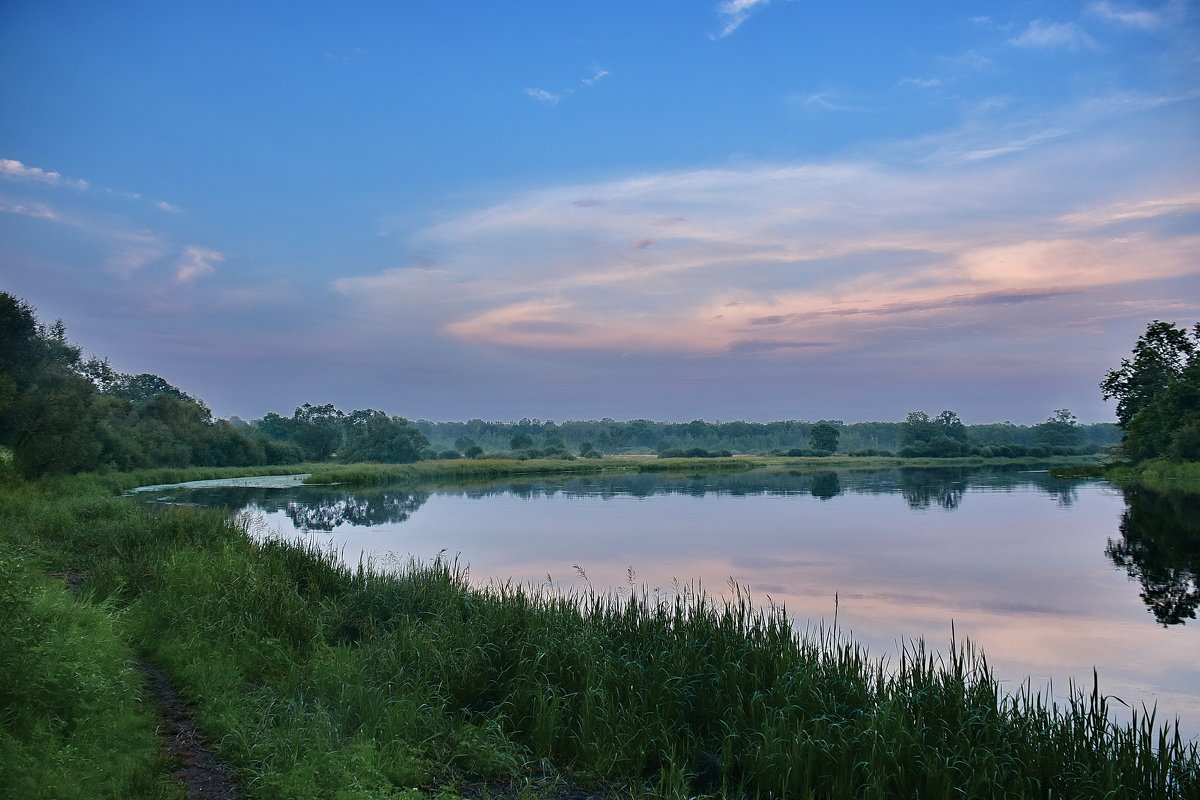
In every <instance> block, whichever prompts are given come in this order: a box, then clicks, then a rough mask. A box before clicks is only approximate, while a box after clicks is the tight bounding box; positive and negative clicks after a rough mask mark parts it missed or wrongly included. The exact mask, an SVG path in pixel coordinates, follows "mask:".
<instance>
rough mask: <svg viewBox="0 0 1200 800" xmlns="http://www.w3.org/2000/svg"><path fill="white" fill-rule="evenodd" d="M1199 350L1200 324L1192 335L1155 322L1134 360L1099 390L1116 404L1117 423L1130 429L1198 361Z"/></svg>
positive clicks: (1140, 341)
mask: <svg viewBox="0 0 1200 800" xmlns="http://www.w3.org/2000/svg"><path fill="white" fill-rule="evenodd" d="M1198 348H1200V323H1197V324H1196V325H1195V326H1193V328H1192V330H1191V331H1190V332H1189V331H1188V330H1187V329H1184V328H1177V327H1175V325H1174V324H1173V323H1170V322H1161V321H1159V320H1154V321H1153V322H1151V323H1150V324H1149V325H1147V326H1146V332H1145V333H1143V334H1142V335H1141V336H1140V337H1138V340H1137V344H1136V345H1134V348H1133V358H1132V359H1128V358H1123V359H1121V366H1120V367H1118V368H1117V369H1114V370H1109V371H1108V373H1107V374H1106V375H1105V377H1104V380H1103V381H1102V382H1101V383H1100V388H1101V390H1102V391H1103V392H1104V394H1103V397H1104V399H1105V400H1111V399H1115V400H1116V401H1117V422H1118V423H1119V424H1120V425H1121V426H1122V427H1125V426H1127V425H1128V424H1129V423H1130V422H1131V421H1132V420H1133V418H1134V416H1136V415H1137V413H1138V412H1139V411H1141V410H1142V409H1144V408H1146V407H1147V406H1149V405H1150V404H1151V403H1152V402H1154V399H1155V398H1156V397H1158V396H1159V395H1160V394H1162V392H1164V391H1165V390H1166V389H1167V387H1168V386H1170V385H1171V383H1172V382H1173V381H1176V380H1178V379H1179V378H1180V376H1181V375H1182V374H1183V371H1184V369H1185V368H1186V367H1187V366H1188V364H1190V363H1191V362H1192V361H1193V360H1194V359H1195V358H1196V353H1197V349H1198Z"/></svg>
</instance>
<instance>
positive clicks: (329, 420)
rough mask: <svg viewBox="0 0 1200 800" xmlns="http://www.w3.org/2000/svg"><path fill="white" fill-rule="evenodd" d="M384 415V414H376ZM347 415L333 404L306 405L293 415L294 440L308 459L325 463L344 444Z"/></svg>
mask: <svg viewBox="0 0 1200 800" xmlns="http://www.w3.org/2000/svg"><path fill="white" fill-rule="evenodd" d="M375 413H382V412H375ZM345 416H346V415H345V414H343V413H342V412H341V411H339V410H338V409H336V408H334V406H333V404H332V403H326V404H325V405H323V406H314V405H312V404H311V403H305V404H304V405H302V406H300V407H299V408H297V409H296V411H295V413H294V414H293V415H292V426H293V427H292V438H293V440H294V441H295V442H296V444H298V445H300V449H301V450H302V451H303V453H304V457H305V458H306V459H310V460H313V461H323V460H325V459H327V458H329V457H330V456H332V455H333V454H334V452H335V451H336V450H337V449H338V447H339V446H341V444H342V418H343V417H345Z"/></svg>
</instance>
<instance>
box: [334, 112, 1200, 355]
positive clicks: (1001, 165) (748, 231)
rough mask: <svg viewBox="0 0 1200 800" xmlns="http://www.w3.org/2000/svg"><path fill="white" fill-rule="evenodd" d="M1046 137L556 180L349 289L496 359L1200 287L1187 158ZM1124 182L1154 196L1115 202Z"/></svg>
mask: <svg viewBox="0 0 1200 800" xmlns="http://www.w3.org/2000/svg"><path fill="white" fill-rule="evenodd" d="M1100 108H1107V109H1108V113H1109V114H1110V115H1111V114H1119V113H1123V112H1120V111H1117V110H1114V109H1113V108H1112V105H1111V104H1109V103H1104V102H1100V101H1097V102H1096V103H1095V104H1094V108H1092V110H1091V111H1090V112H1089V113H1091V114H1092V116H1091V117H1089V119H1090V120H1092V121H1095V120H1096V119H1097V118H1098V117H1096V116H1095V115H1096V114H1098V113H1100V112H1099V111H1097V110H1096V109H1100ZM1110 119H1111V117H1110ZM1042 122H1043V123H1044V122H1045V121H1042ZM981 127H982V126H981ZM1037 130H1039V129H1037V128H1034V129H1032V130H1031V131H1027V132H1026V133H1025V134H1024V135H1021V136H1014V135H1013V133H1014V132H1013V131H1005V130H1001V131H993V138H992V139H991V140H990V141H989V140H988V139H987V138H985V137H981V136H979V133H978V131H976V130H974V129H971V130H967V131H964V132H962V134H961V135H962V137H963V138H964V139H965V141H962V142H959V143H958V144H957V145H955V146H954V148H953V149H955V150H956V152H958V153H959V157H958V158H956V159H940V160H929V159H925V160H921V159H916V160H915V161H909V162H908V163H907V165H905V164H901V163H893V164H890V165H889V164H887V163H884V162H881V161H871V160H845V161H835V162H826V163H801V164H763V165H755V166H746V167H740V168H728V169H707V170H690V171H680V172H664V173H655V174H646V175H640V176H635V177H630V178H627V179H624V180H614V181H609V182H603V183H593V184H585V185H566V186H558V187H547V188H545V189H542V190H538V191H531V192H528V193H525V194H521V195H518V196H514V197H511V198H510V199H509V200H507V201H506V202H503V203H498V204H495V205H492V206H489V207H486V208H480V209H477V210H474V211H471V212H467V213H462V214H460V215H458V216H456V217H452V218H449V219H447V220H446V221H444V222H442V223H440V224H439V225H437V226H435V227H433V228H430V229H428V230H426V231H425V232H424V233H423V234H422V235H421V236H420V237H418V241H417V243H416V244H417V246H418V247H419V248H421V249H423V250H427V251H429V252H437V253H439V261H440V263H441V264H442V265H443V266H442V267H440V268H439V269H438V270H436V271H415V270H394V271H390V272H385V273H381V274H378V275H364V276H358V277H349V278H344V279H341V280H339V281H338V282H337V283H336V284H335V289H336V290H337V291H338V292H340V293H341V294H343V295H345V296H347V297H348V298H351V299H352V300H353V301H354V302H355V303H356V305H357V306H359V307H362V306H370V307H373V308H377V309H379V310H380V315H379V317H378V319H377V321H378V320H383V322H382V324H385V325H395V324H397V323H396V322H394V321H392V322H389V321H388V320H398V319H403V318H404V317H405V314H407V313H409V312H408V310H409V309H419V311H418V312H417V313H419V314H420V317H421V319H422V320H424V321H426V322H429V321H433V322H434V323H435V324H436V325H437V326H438V327H439V328H440V330H441V331H442V333H443V335H445V336H447V337H450V338H452V339H456V340H459V341H461V342H467V343H472V344H476V345H481V346H485V347H489V348H491V347H514V348H528V349H545V350H593V351H604V352H608V353H612V354H621V353H624V352H643V353H646V352H657V353H664V354H672V355H689V356H716V355H720V354H723V353H731V352H738V353H744V354H751V353H754V354H759V355H764V356H765V355H769V354H772V353H775V354H780V355H783V354H788V353H790V354H793V357H794V356H795V355H796V354H800V353H806V352H812V351H814V349H818V350H821V351H822V352H824V351H837V350H845V349H859V350H861V349H864V348H866V349H870V350H872V351H879V350H880V349H881V348H883V349H886V348H888V347H890V346H892V345H891V344H890V342H892V341H893V340H895V341H904V342H906V343H910V344H911V342H914V341H927V342H934V341H936V340H937V339H938V337H943V336H945V331H946V330H948V329H955V328H970V329H979V330H984V329H987V330H990V331H1001V330H1006V329H1009V328H1012V327H1013V326H1014V325H1017V324H1023V325H1028V326H1031V327H1030V330H1033V329H1034V328H1036V326H1037V325H1046V326H1051V327H1054V326H1063V325H1070V324H1074V323H1072V322H1071V320H1074V319H1076V318H1085V317H1089V316H1091V317H1095V316H1100V315H1102V313H1103V314H1132V313H1136V312H1135V311H1133V310H1130V309H1129V308H1122V309H1115V310H1114V309H1107V310H1104V311H1103V312H1101V311H1100V310H1099V307H1098V306H1097V305H1096V304H1097V303H1100V301H1099V300H1097V299H1096V298H1097V297H1099V296H1100V294H1102V293H1103V292H1116V287H1120V286H1128V285H1132V284H1136V283H1138V282H1142V281H1152V280H1167V279H1178V278H1181V277H1184V276H1197V275H1200V267H1198V266H1197V264H1200V235H1198V234H1197V232H1196V226H1195V224H1189V223H1187V219H1188V218H1189V217H1188V215H1195V214H1197V213H1200V200H1197V195H1196V193H1195V190H1194V188H1187V182H1188V180H1189V179H1188V178H1187V174H1188V173H1189V171H1188V170H1186V169H1185V170H1182V171H1180V170H1178V169H1176V170H1165V171H1164V170H1161V169H1159V170H1158V171H1157V172H1156V171H1155V170H1153V169H1148V166H1149V165H1151V164H1153V163H1154V160H1155V159H1156V158H1164V159H1166V160H1169V161H1171V162H1172V163H1175V160H1176V159H1175V157H1174V156H1172V157H1170V158H1168V157H1167V155H1166V153H1165V152H1164V153H1159V154H1155V153H1149V154H1148V153H1146V152H1145V148H1143V147H1142V146H1141V144H1140V140H1136V141H1134V140H1130V141H1129V142H1128V143H1127V144H1126V145H1124V146H1119V145H1117V144H1115V143H1114V142H1113V141H1111V140H1109V139H1105V138H1104V137H1100V138H1088V137H1083V138H1080V136H1079V135H1077V134H1075V133H1069V132H1068V131H1067V129H1065V128H1063V127H1062V126H1048V127H1045V128H1043V129H1040V130H1042V132H1041V133H1038V132H1037ZM1068 136H1070V141H1069V144H1068V143H1067V141H1066V140H1067V139H1068ZM1163 141H1164V142H1166V141H1168V139H1164V140H1163ZM929 144H930V145H931V146H933V147H934V148H935V149H941V148H946V149H949V148H950V142H948V141H946V142H937V143H929ZM1164 146H1165V145H1164ZM1000 154H1005V155H1006V156H1008V157H1007V158H1004V159H999V158H997V156H999V155H1000ZM1096 163H1106V164H1110V165H1111V168H1110V172H1111V173H1112V174H1100V173H1098V172H1097V171H1096V170H1095V164H1096ZM918 165H919V166H918ZM1190 172H1191V173H1194V172H1195V170H1190ZM1152 174H1157V175H1158V176H1159V177H1158V178H1156V179H1154V180H1151V178H1150V177H1149V176H1150V175H1152ZM1132 176H1138V180H1137V181H1136V182H1132V181H1130V180H1129V178H1131V177H1132ZM1155 180H1157V181H1158V183H1157V184H1155V183H1154V181H1155ZM1148 181H1149V182H1148ZM1172 181H1173V182H1174V185H1169V184H1170V182H1172ZM1126 184H1128V185H1129V186H1134V185H1136V186H1137V187H1138V189H1137V190H1136V191H1134V190H1132V189H1130V190H1119V189H1118V190H1114V187H1122V186H1124V185H1126ZM1181 186H1182V187H1183V188H1181ZM1155 187H1156V188H1155ZM1191 219H1193V220H1194V216H1193V217H1192V218H1191ZM668 220H669V221H670V224H665V222H664V221H668ZM1181 220H1182V222H1181ZM1136 296H1137V295H1136V293H1132V292H1131V293H1130V297H1136ZM451 297H452V298H453V302H452V303H450V302H448V301H447V298H451ZM400 308H403V309H405V313H404V314H400V313H398V312H397V309H400ZM1018 319H1019V320H1022V322H1020V323H1018V322H1017V320H1018ZM813 343H821V347H819V348H814V347H813ZM897 346H898V345H897Z"/></svg>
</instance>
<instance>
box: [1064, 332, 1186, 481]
mask: <svg viewBox="0 0 1200 800" xmlns="http://www.w3.org/2000/svg"><path fill="white" fill-rule="evenodd" d="M1100 388H1101V390H1102V391H1103V392H1104V397H1105V399H1112V400H1116V401H1117V420H1118V425H1119V427H1120V429H1121V444H1120V447H1119V448H1118V449H1117V450H1116V451H1114V455H1115V456H1118V457H1119V460H1116V461H1113V462H1111V463H1109V464H1106V465H1096V466H1092V467H1086V466H1075V467H1070V468H1066V469H1062V470H1060V471H1059V472H1058V474H1060V475H1063V476H1064V477H1071V476H1077V477H1082V476H1092V477H1102V478H1107V479H1109V480H1112V481H1116V482H1117V483H1123V484H1134V485H1139V486H1143V487H1146V488H1149V489H1154V490H1157V491H1182V492H1192V493H1200V323H1197V324H1196V325H1194V326H1192V328H1191V329H1190V330H1189V329H1187V328H1179V327H1177V326H1176V325H1173V324H1171V323H1168V322H1160V321H1158V320H1155V321H1154V322H1151V323H1150V324H1149V325H1147V326H1146V331H1145V333H1143V334H1142V335H1141V337H1139V338H1138V341H1137V344H1136V345H1134V348H1133V352H1132V358H1126V359H1122V360H1121V365H1120V366H1119V367H1118V368H1117V369H1113V370H1109V372H1108V374H1107V375H1106V376H1105V378H1104V381H1103V382H1102V383H1101V384H1100Z"/></svg>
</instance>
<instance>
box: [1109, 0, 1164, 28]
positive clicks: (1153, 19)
mask: <svg viewBox="0 0 1200 800" xmlns="http://www.w3.org/2000/svg"><path fill="white" fill-rule="evenodd" d="M1175 5H1176V4H1175V3H1169V4H1168V7H1167V8H1164V9H1161V10H1156V11H1151V10H1149V9H1145V8H1141V7H1140V6H1128V5H1118V4H1116V3H1111V2H1108V0H1102V1H1101V2H1098V3H1092V4H1091V5H1090V6H1088V12H1089V13H1091V14H1093V15H1095V16H1097V17H1100V18H1101V19H1103V20H1106V21H1108V22H1115V23H1118V24H1120V25H1125V26H1128V27H1131V28H1139V29H1141V30H1147V31H1148V30H1154V29H1156V28H1161V27H1162V26H1163V25H1164V24H1165V22H1166V19H1167V17H1168V15H1169V14H1170V13H1171V9H1170V7H1172V6H1175Z"/></svg>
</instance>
